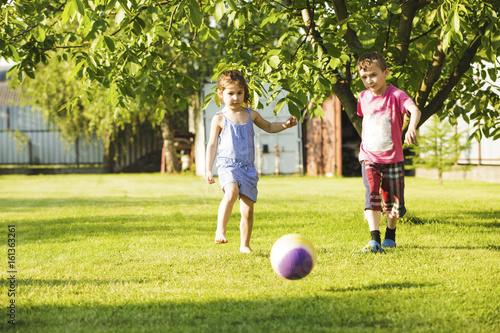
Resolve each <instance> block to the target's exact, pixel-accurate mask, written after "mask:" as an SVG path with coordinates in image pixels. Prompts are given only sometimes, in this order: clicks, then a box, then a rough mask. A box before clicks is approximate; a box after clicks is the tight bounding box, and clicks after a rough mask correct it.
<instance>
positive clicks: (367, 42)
mask: <svg viewBox="0 0 500 333" xmlns="http://www.w3.org/2000/svg"><path fill="white" fill-rule="evenodd" d="M376 39H377V30H375V29H373V27H372V26H371V25H370V24H366V25H365V26H364V28H363V30H361V31H360V33H359V41H360V42H361V44H362V45H363V48H365V49H367V50H368V49H371V48H372V47H373V45H375V40H376Z"/></svg>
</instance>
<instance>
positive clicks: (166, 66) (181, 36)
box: [0, 0, 500, 138]
mask: <svg viewBox="0 0 500 333" xmlns="http://www.w3.org/2000/svg"><path fill="white" fill-rule="evenodd" d="M2 4H3V6H2V7H1V13H2V20H1V23H0V34H1V35H2V36H3V38H1V39H0V56H1V57H4V58H6V59H11V60H13V61H15V62H17V66H16V68H17V70H18V73H19V74H18V79H19V80H20V81H23V79H24V78H25V76H30V77H33V76H34V75H35V74H34V70H35V68H36V65H37V64H38V63H40V62H41V63H46V62H47V61H48V59H49V58H50V57H54V56H58V57H59V61H64V62H68V63H69V64H70V65H71V68H73V70H72V74H71V77H74V78H75V79H78V80H79V82H81V85H80V88H79V92H78V93H77V94H75V97H74V98H73V99H71V100H70V101H69V102H68V103H66V104H65V105H64V107H65V108H66V109H68V110H71V109H72V108H73V107H75V106H77V104H78V103H79V102H78V100H79V99H80V98H88V97H89V96H90V95H91V94H92V91H94V90H95V89H99V90H105V91H106V96H107V99H108V101H109V103H110V104H111V106H110V108H111V112H113V115H114V117H115V118H116V117H119V116H120V114H121V113H125V114H126V113H127V112H134V111H135V110H137V108H138V106H139V105H142V104H148V105H149V108H150V110H151V112H152V113H153V114H155V116H156V117H157V119H159V120H160V119H163V117H164V115H165V110H169V111H170V112H171V111H172V110H173V109H174V106H175V105H182V103H186V104H187V103H188V101H189V97H188V95H189V91H191V89H196V82H195V81H194V80H193V78H191V77H189V76H188V75H187V74H186V71H185V68H183V66H180V64H179V60H180V59H192V58H196V57H200V56H202V54H201V52H200V50H199V48H198V47H197V46H196V41H197V40H198V39H199V38H206V39H209V38H210V39H213V42H214V49H216V50H218V52H221V54H222V56H223V58H222V60H221V61H220V63H219V65H218V66H217V69H216V70H215V73H214V77H215V76H216V75H218V73H219V72H220V71H222V70H224V69H227V68H229V67H238V68H243V69H244V71H245V74H246V76H247V77H248V78H249V79H250V84H251V85H252V87H253V88H254V91H255V93H256V94H258V95H262V94H266V93H265V92H264V91H263V87H262V83H263V82H268V83H270V84H271V87H272V88H273V89H272V90H273V92H272V93H270V95H269V96H267V97H268V101H269V102H270V101H272V100H273V99H275V98H277V96H278V93H279V91H280V90H285V91H287V92H289V93H288V95H287V96H286V97H285V98H283V99H280V100H279V101H278V103H277V105H276V109H275V111H276V112H279V111H280V110H281V108H282V107H283V106H284V105H285V103H286V104H288V107H289V110H290V112H291V113H292V114H294V115H296V116H301V115H302V114H301V110H302V109H304V108H305V106H306V105H309V107H308V108H309V109H308V111H309V112H310V113H311V114H312V115H313V116H321V114H322V111H321V109H320V107H318V106H317V105H319V104H320V103H319V102H322V101H323V100H325V99H326V98H327V97H329V96H330V94H331V93H334V94H335V95H337V96H338V97H339V99H340V100H341V102H342V104H343V106H344V109H345V111H346V113H347V115H348V116H349V119H350V120H351V121H352V123H353V124H354V127H355V128H356V129H357V131H358V132H360V130H361V123H360V119H359V117H357V116H356V94H357V93H358V92H359V91H361V90H362V89H363V87H362V84H361V82H360V81H359V79H358V77H357V75H356V69H355V65H356V60H357V58H358V57H359V56H360V55H362V54H363V53H365V52H367V51H374V50H376V51H379V52H382V53H383V54H384V55H385V57H386V58H387V59H388V62H389V66H390V69H391V72H392V75H391V77H390V79H389V82H391V83H394V84H395V85H397V86H398V87H399V88H402V89H404V90H405V91H407V92H408V93H409V95H410V96H411V97H412V98H414V100H415V101H416V103H417V105H418V106H419V108H420V109H421V110H422V112H423V116H422V120H421V122H424V121H425V120H426V119H428V118H429V117H430V116H431V115H433V114H436V113H438V112H440V111H443V110H446V112H447V113H448V115H449V116H450V117H452V118H456V117H463V118H464V119H465V120H466V121H470V122H473V123H474V125H476V124H481V127H480V128H481V129H480V130H479V131H480V132H477V133H476V134H478V135H479V134H484V135H486V136H492V137H494V138H498V137H499V135H500V132H499V131H500V130H499V128H500V127H499V126H498V123H499V120H498V119H499V117H498V111H497V109H495V108H488V107H484V106H488V105H490V106H492V105H494V104H495V103H496V104H498V97H497V96H496V95H495V94H493V93H492V92H491V90H490V91H488V90H487V89H486V88H485V89H483V90H481V91H484V93H481V94H476V93H475V92H476V91H478V90H480V89H481V88H483V85H484V81H483V80H479V81H476V80H475V78H474V77H473V75H472V70H471V65H472V64H476V65H477V66H478V67H479V68H478V75H479V76H480V77H481V78H484V77H485V76H486V75H489V76H490V77H491V78H492V79H493V81H495V80H496V76H497V71H496V65H497V57H498V53H499V48H500V31H499V29H498V28H499V21H498V14H497V9H498V3H497V1H496V0H485V1H479V0H406V1H402V2H399V1H393V0H385V1H384V0H382V1H377V2H374V1H370V0H360V1H345V0H330V1H312V0H294V1H290V0H283V1H264V0H260V1H238V0H225V1H224V0H203V1H198V0H180V1H171V0H67V1H58V0H16V1H8V0H3V1H2ZM211 17H213V18H214V20H215V22H224V20H227V30H226V31H225V32H224V33H223V34H222V33H221V32H222V30H220V29H218V28H217V27H216V25H214V24H212V22H213V20H211V19H210V18H211ZM275 24H280V25H283V26H284V27H285V30H284V31H283V32H282V33H275V32H274V31H273V30H272V27H273V25H275ZM166 49H168V50H169V52H168V53H166V52H165V50H166ZM483 62H487V63H491V64H493V68H489V69H487V68H486V65H484V63H483ZM177 66H178V67H177ZM212 97H213V96H212ZM254 100H256V101H257V99H254ZM309 100H312V101H317V102H318V103H310V104H308V103H307V102H308V101H309ZM457 100H461V102H462V103H461V104H458V103H456V101H457ZM457 105H464V106H465V107H464V108H461V107H459V106H457ZM124 118H126V117H124ZM478 128H479V126H478Z"/></svg>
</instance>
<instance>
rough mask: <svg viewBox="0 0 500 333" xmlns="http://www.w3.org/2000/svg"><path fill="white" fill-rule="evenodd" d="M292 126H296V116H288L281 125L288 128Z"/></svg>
mask: <svg viewBox="0 0 500 333" xmlns="http://www.w3.org/2000/svg"><path fill="white" fill-rule="evenodd" d="M293 126H297V118H295V117H293V116H292V117H290V118H288V119H287V121H285V122H284V123H283V127H284V128H290V127H293Z"/></svg>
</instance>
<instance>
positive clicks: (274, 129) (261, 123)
mask: <svg viewBox="0 0 500 333" xmlns="http://www.w3.org/2000/svg"><path fill="white" fill-rule="evenodd" d="M250 112H251V113H252V119H253V123H254V124H255V125H257V127H258V128H260V129H261V130H263V131H266V132H268V133H278V132H281V131H283V130H285V129H287V128H290V127H293V126H296V125H297V119H296V118H295V117H293V116H292V117H290V118H288V119H287V120H286V121H284V122H272V123H271V122H269V121H267V120H265V119H264V118H262V116H261V115H260V114H259V113H258V112H257V111H255V110H251V111H250Z"/></svg>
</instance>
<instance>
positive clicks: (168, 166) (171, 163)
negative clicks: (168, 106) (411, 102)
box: [161, 110, 181, 174]
mask: <svg viewBox="0 0 500 333" xmlns="http://www.w3.org/2000/svg"><path fill="white" fill-rule="evenodd" d="M161 134H162V137H163V148H164V151H165V171H166V173H170V174H172V173H179V172H180V171H181V165H180V163H179V159H178V158H177V152H176V150H175V145H174V143H175V137H174V128H173V123H172V114H171V113H170V112H169V111H168V110H165V117H164V118H163V120H162V121H161Z"/></svg>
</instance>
